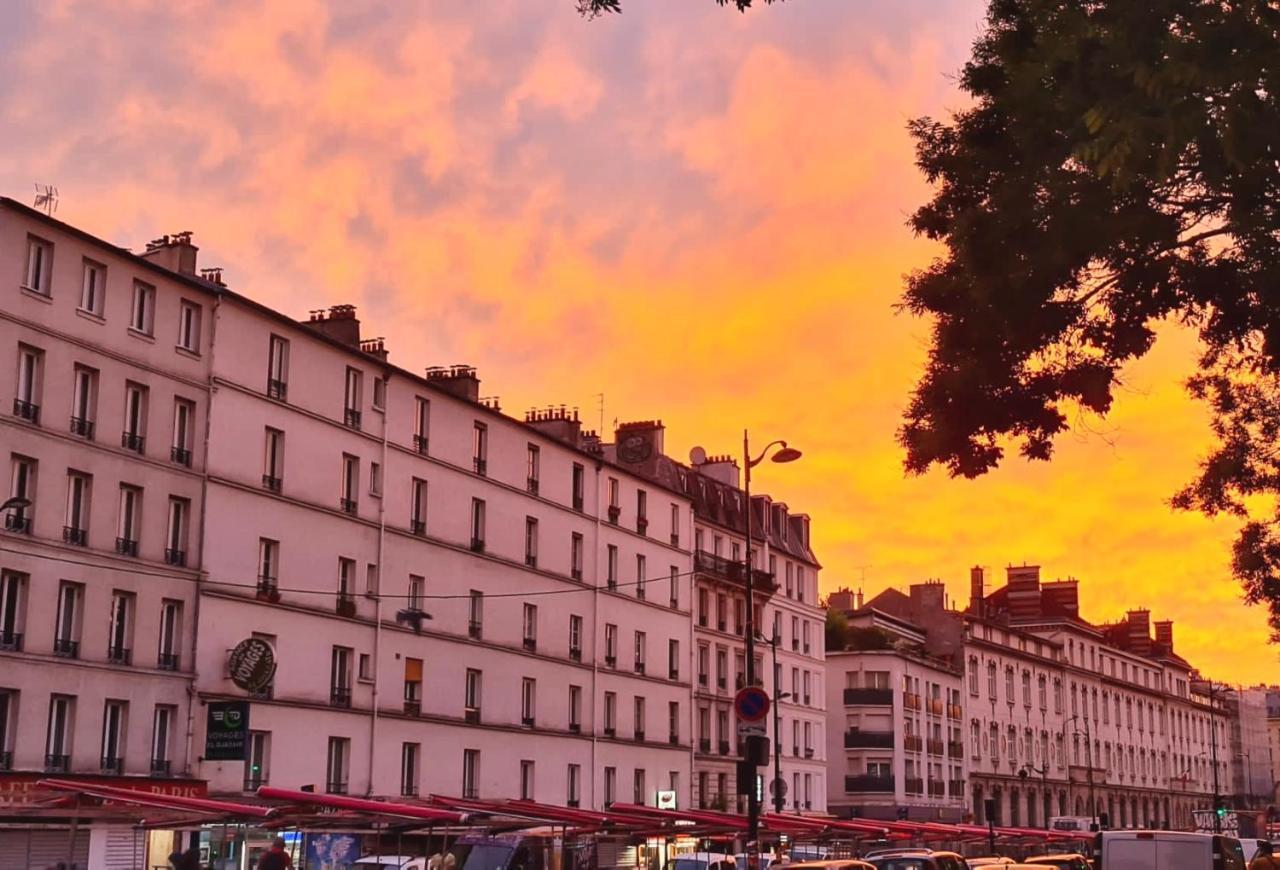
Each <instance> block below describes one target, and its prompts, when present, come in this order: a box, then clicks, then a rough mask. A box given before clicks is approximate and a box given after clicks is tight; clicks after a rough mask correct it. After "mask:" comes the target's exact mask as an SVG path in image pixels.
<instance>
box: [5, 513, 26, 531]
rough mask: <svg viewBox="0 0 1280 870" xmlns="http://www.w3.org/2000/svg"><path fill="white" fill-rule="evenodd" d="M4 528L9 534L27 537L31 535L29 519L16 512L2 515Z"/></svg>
mask: <svg viewBox="0 0 1280 870" xmlns="http://www.w3.org/2000/svg"><path fill="white" fill-rule="evenodd" d="M4 527H5V530H6V531H9V532H17V533H18V534H19V535H29V534H31V517H29V516H27V515H26V514H22V513H18V512H17V511H13V512H10V513H7V514H5V515H4Z"/></svg>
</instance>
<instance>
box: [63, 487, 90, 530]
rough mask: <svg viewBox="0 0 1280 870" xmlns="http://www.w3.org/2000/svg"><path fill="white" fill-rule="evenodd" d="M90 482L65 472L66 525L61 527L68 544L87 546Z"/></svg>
mask: <svg viewBox="0 0 1280 870" xmlns="http://www.w3.org/2000/svg"><path fill="white" fill-rule="evenodd" d="M92 480H93V478H92V477H90V476H88V475H82V473H79V472H77V471H69V472H67V525H65V526H64V527H63V540H64V541H67V542H68V544H74V545H76V546H84V545H86V544H88V505H90V484H91V481H92Z"/></svg>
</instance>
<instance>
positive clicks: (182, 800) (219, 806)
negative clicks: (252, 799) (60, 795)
mask: <svg viewBox="0 0 1280 870" xmlns="http://www.w3.org/2000/svg"><path fill="white" fill-rule="evenodd" d="M36 785H38V786H40V787H41V788H47V789H51V790H53V791H65V792H72V793H75V794H87V795H89V796H91V797H96V798H100V799H102V800H111V801H118V802H119V803H127V804H137V805H138V806H143V807H156V808H159V809H170V810H195V811H196V812H203V813H209V814H212V815H218V816H250V817H253V818H259V819H265V818H267V817H268V816H270V815H271V813H272V810H271V808H269V807H261V806H256V805H254V804H241V803H233V802H231V801H218V800H212V799H210V798H194V797H181V796H179V795H160V794H150V793H148V792H142V791H134V790H133V789H127V788H117V787H116V786H110V785H99V784H97V783H92V782H80V781H78V780H71V779H42V780H40V781H39V782H37V783H36Z"/></svg>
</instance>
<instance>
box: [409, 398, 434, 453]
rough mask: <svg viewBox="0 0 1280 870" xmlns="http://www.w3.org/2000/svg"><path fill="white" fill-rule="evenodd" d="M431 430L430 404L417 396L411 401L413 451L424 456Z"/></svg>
mask: <svg viewBox="0 0 1280 870" xmlns="http://www.w3.org/2000/svg"><path fill="white" fill-rule="evenodd" d="M430 430H431V402H430V400H428V399H424V398H422V396H418V397H416V398H415V399H414V400H413V449H414V450H415V451H417V452H418V453H421V454H423V455H424V456H425V455H426V453H427V446H428V441H429V432H430Z"/></svg>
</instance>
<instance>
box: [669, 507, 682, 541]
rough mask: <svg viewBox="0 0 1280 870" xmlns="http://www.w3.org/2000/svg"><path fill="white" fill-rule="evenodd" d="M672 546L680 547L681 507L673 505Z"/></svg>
mask: <svg viewBox="0 0 1280 870" xmlns="http://www.w3.org/2000/svg"><path fill="white" fill-rule="evenodd" d="M671 546H673V547H678V546H680V505H678V504H673V505H671Z"/></svg>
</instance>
